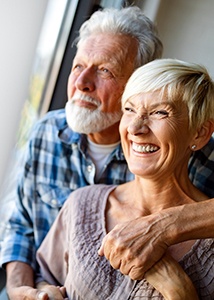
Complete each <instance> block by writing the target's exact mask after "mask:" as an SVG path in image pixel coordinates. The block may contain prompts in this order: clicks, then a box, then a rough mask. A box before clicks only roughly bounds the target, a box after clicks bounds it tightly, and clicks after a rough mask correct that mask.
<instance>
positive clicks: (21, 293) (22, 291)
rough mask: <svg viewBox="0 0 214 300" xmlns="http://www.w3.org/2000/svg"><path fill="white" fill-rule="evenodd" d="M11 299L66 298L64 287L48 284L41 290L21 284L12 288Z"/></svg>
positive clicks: (63, 299) (61, 299) (42, 299)
mask: <svg viewBox="0 0 214 300" xmlns="http://www.w3.org/2000/svg"><path fill="white" fill-rule="evenodd" d="M9 299H10V300H26V299H27V300H65V299H68V298H66V292H65V288H64V287H56V286H52V285H46V286H45V287H43V288H42V289H41V290H39V289H35V288H32V287H29V286H21V287H18V288H14V289H12V290H11V293H10V295H9Z"/></svg>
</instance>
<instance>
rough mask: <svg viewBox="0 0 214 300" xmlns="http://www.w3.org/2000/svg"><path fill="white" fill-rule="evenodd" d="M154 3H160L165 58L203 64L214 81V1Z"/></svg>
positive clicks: (196, 0) (159, 0)
mask: <svg viewBox="0 0 214 300" xmlns="http://www.w3.org/2000/svg"><path fill="white" fill-rule="evenodd" d="M148 1H150V0H148ZM152 1H157V2H158V3H159V11H158V14H157V19H156V21H157V26H158V29H159V33H160V37H161V40H162V41H163V44H164V48H165V50H164V57H171V58H178V59H182V60H186V61H191V62H197V63H200V64H203V65H204V66H205V67H206V68H207V69H208V71H209V72H210V74H211V76H212V78H213V79H214V63H213V59H214V18H213V12H214V1H213V0H204V1H202V0H179V1H177V0H152Z"/></svg>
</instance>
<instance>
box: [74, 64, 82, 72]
mask: <svg viewBox="0 0 214 300" xmlns="http://www.w3.org/2000/svg"><path fill="white" fill-rule="evenodd" d="M82 68H83V66H82V65H75V66H74V67H73V70H72V71H74V70H81V69H82Z"/></svg>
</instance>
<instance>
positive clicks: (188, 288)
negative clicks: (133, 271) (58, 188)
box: [37, 59, 214, 300]
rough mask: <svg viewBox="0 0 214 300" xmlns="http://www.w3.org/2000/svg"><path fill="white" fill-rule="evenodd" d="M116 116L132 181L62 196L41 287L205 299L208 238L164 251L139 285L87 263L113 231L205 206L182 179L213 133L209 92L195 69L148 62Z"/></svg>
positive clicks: (213, 253) (210, 280)
mask: <svg viewBox="0 0 214 300" xmlns="http://www.w3.org/2000/svg"><path fill="white" fill-rule="evenodd" d="M122 110H123V116H122V119H121V123H120V134H121V141H122V147H123V151H124V155H125V157H126V160H127V162H128V166H129V169H130V170H131V172H133V173H134V174H135V179H134V180H133V181H131V182H129V183H125V184H123V185H120V186H106V185H95V186H90V187H85V188H81V189H79V190H77V191H75V192H73V193H72V194H71V196H70V198H69V199H68V201H67V202H66V203H65V205H64V207H63V208H62V210H61V212H60V214H59V217H58V218H57V220H56V222H55V223H54V225H53V227H52V228H51V231H50V233H49V234H48V236H47V237H46V239H45V240H44V242H43V244H42V246H41V247H40V249H39V251H38V253H37V258H38V261H39V263H40V266H41V273H42V279H44V280H46V281H47V282H48V283H50V284H53V285H64V286H65V287H66V290H67V294H68V298H69V299H72V300H74V299H87V300H90V299H91V300H92V299H93V300H95V299H111V300H118V299H163V297H164V298H165V299H182V300H184V299H194V300H195V299H197V298H198V297H199V298H200V299H206V300H207V299H214V241H213V240H212V239H208V240H196V241H195V240H192V241H187V242H182V243H180V244H177V245H174V246H171V247H169V250H168V254H167V255H166V256H165V257H163V258H162V260H161V261H160V262H158V263H157V264H156V265H155V266H154V267H153V268H152V269H150V270H149V271H148V272H147V273H146V274H145V278H143V279H142V280H139V281H134V280H131V278H130V277H129V276H125V275H123V274H121V273H120V271H119V270H115V269H113V268H112V267H111V265H110V264H109V262H108V261H107V260H106V258H105V257H100V256H98V254H97V250H98V249H99V247H100V244H101V242H102V239H103V237H104V236H105V235H106V233H107V232H109V231H110V230H111V229H112V228H114V227H115V226H116V225H117V224H119V223H121V222H126V221H129V220H133V219H136V218H138V217H141V216H146V215H149V214H153V213H155V212H157V211H160V210H163V209H165V208H169V207H173V206H178V205H182V204H188V203H192V202H194V201H204V200H206V199H208V197H207V196H206V195H204V194H203V193H201V192H200V191H199V190H198V189H197V188H196V187H195V186H194V185H193V184H192V183H191V181H190V180H189V177H188V170H187V166H188V160H189V158H190V156H191V154H192V152H193V151H197V150H198V149H200V148H202V147H203V146H204V145H205V144H206V143H207V142H208V141H209V139H210V137H211V135H212V132H213V130H214V120H213V118H214V83H213V82H212V80H211V79H210V77H209V75H208V73H207V71H206V70H205V69H204V68H203V67H202V66H199V65H196V64H191V63H186V62H182V61H178V60H173V59H160V60H156V61H153V62H151V63H148V64H147V65H145V66H143V67H141V68H139V69H137V70H136V71H135V72H134V73H133V75H132V76H131V77H130V79H129V81H128V83H127V85H126V88H125V91H124V94H123V97H122ZM181 226H182V224H181ZM111 261H112V260H111ZM178 262H179V263H178ZM125 267H126V269H127V274H128V273H129V271H130V270H129V266H125ZM184 271H185V272H184ZM42 279H41V278H40V279H39V280H38V281H40V280H42ZM44 284H45V283H42V282H41V283H40V284H39V285H40V286H41V287H42V288H43V290H44V289H45V286H44ZM47 288H49V287H48V286H47ZM59 299H60V298H59Z"/></svg>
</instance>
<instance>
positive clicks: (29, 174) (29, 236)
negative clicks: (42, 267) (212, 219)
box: [0, 109, 214, 268]
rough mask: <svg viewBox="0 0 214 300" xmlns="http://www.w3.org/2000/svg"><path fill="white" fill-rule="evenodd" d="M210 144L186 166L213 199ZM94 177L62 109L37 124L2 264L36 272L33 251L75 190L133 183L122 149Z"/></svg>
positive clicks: (83, 146)
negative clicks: (14, 263)
mask: <svg viewBox="0 0 214 300" xmlns="http://www.w3.org/2000/svg"><path fill="white" fill-rule="evenodd" d="M213 145H214V142H213V140H211V141H210V143H209V145H208V146H206V147H205V149H203V151H197V152H196V153H195V155H194V156H193V157H192V159H191V161H190V164H189V168H190V177H191V179H192V180H193V182H194V184H196V185H197V186H198V187H199V188H201V189H202V190H203V191H204V192H205V193H207V194H208V195H209V196H211V197H214V191H213V182H214V176H213V170H214V167H213V163H214V157H213V155H214V153H213V151H212V150H213ZM197 167H198V168H199V172H198V171H197ZM94 177H95V166H94V164H93V163H92V161H91V159H90V158H89V157H88V156H87V140H86V136H85V135H80V134H78V133H75V132H72V131H71V130H70V129H69V128H68V127H67V123H66V119H65V111H64V109H62V110H56V111H52V112H49V113H48V114H47V115H46V116H45V117H44V118H43V119H42V120H40V121H39V122H37V124H36V125H35V127H34V130H33V132H32V135H31V138H30V141H29V144H28V148H27V156H26V158H25V163H24V168H23V173H22V176H20V178H19V184H18V188H17V193H16V199H15V200H16V204H15V205H14V206H13V211H12V212H11V214H10V215H11V216H10V219H9V223H8V224H7V226H6V229H5V236H4V240H3V242H2V245H1V255H0V263H1V264H2V265H3V264H5V263H7V262H9V261H14V260H16V261H17V260H18V261H22V262H25V263H28V264H30V265H31V266H32V267H33V268H36V262H35V254H36V250H37V249H38V247H39V246H40V244H41V242H42V240H43V238H44V237H45V235H46V234H47V232H48V230H49V228H50V226H51V225H52V223H53V221H54V220H55V218H56V216H57V214H58V211H59V209H60V208H61V207H62V205H63V203H64V202H65V200H66V199H67V197H68V195H69V194H70V193H71V192H72V191H73V190H76V189H77V188H79V187H83V186H86V185H89V184H94V183H106V184H121V183H124V182H126V181H130V180H132V179H133V174H131V173H130V172H129V170H128V167H127V164H126V161H125V158H124V155H123V152H122V149H121V146H118V147H117V148H116V149H115V150H114V151H113V153H111V155H110V157H109V158H108V161H107V163H106V165H105V167H104V169H103V173H102V176H101V178H100V180H99V182H95V181H94Z"/></svg>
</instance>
